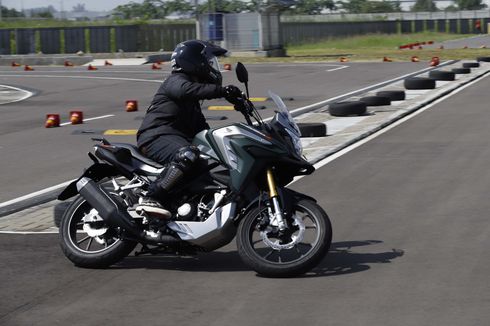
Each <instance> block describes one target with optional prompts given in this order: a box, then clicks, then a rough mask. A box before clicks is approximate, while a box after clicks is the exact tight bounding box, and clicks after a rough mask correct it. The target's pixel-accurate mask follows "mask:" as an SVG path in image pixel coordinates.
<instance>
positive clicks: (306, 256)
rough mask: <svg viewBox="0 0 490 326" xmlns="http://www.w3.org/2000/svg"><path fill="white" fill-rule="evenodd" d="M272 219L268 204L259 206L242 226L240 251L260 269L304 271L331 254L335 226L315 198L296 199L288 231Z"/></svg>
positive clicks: (274, 273)
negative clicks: (273, 224) (332, 225)
mask: <svg viewBox="0 0 490 326" xmlns="http://www.w3.org/2000/svg"><path fill="white" fill-rule="evenodd" d="M270 219H271V217H270V214H269V212H268V209H267V208H264V207H262V208H261V209H260V210H259V209H258V208H256V209H254V210H252V211H250V212H249V213H248V214H247V215H246V216H245V217H244V219H243V220H242V221H241V223H240V225H239V228H238V233H237V245H238V253H239V254H240V257H241V258H242V260H243V261H244V262H245V263H246V264H247V265H248V266H250V267H251V268H252V269H254V270H255V271H256V272H257V273H259V274H261V275H264V276H268V277H291V276H297V275H301V274H304V273H306V272H308V271H309V270H311V269H312V268H313V267H315V266H316V265H317V264H318V263H319V262H320V261H321V260H322V258H323V257H324V256H325V255H326V254H327V252H328V249H329V248H330V243H331V241H332V227H331V224H330V220H329V218H328V216H327V214H326V213H325V211H324V210H323V209H322V208H321V207H320V206H319V205H318V204H317V203H315V202H314V201H312V200H308V199H301V200H296V202H295V203H294V204H293V211H292V216H291V218H288V219H287V220H288V221H287V222H288V223H287V224H288V227H287V229H286V230H285V231H281V232H280V231H279V230H278V228H277V227H273V226H271V225H270V224H269V222H270Z"/></svg>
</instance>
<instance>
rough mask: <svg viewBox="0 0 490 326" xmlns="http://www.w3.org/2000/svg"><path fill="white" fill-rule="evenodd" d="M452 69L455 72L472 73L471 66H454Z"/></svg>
mask: <svg viewBox="0 0 490 326" xmlns="http://www.w3.org/2000/svg"><path fill="white" fill-rule="evenodd" d="M451 71H452V72H454V73H455V74H469V73H471V68H454V69H452V70H451Z"/></svg>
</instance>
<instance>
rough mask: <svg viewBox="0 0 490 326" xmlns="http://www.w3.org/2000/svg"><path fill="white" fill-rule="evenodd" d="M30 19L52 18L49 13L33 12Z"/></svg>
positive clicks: (51, 14)
mask: <svg viewBox="0 0 490 326" xmlns="http://www.w3.org/2000/svg"><path fill="white" fill-rule="evenodd" d="M32 17H39V18H53V17H54V16H53V13H52V12H51V11H48V10H46V11H39V12H35V13H33V14H32Z"/></svg>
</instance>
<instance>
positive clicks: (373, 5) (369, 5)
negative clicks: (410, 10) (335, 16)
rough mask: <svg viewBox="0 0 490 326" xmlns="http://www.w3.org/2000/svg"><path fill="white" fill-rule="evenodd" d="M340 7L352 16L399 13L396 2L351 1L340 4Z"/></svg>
mask: <svg viewBox="0 0 490 326" xmlns="http://www.w3.org/2000/svg"><path fill="white" fill-rule="evenodd" d="M341 6H342V9H345V10H347V11H348V12H349V13H354V14H365V13H382V12H398V11H401V8H400V3H399V2H398V1H396V2H392V1H384V0H383V1H368V0H351V1H349V2H341Z"/></svg>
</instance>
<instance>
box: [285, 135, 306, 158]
mask: <svg viewBox="0 0 490 326" xmlns="http://www.w3.org/2000/svg"><path fill="white" fill-rule="evenodd" d="M285 130H286V131H287V133H288V135H289V137H291V141H292V142H293V146H294V149H295V151H296V154H298V155H299V156H301V154H303V145H301V138H299V137H298V136H297V135H296V134H294V133H292V132H291V131H289V130H288V129H285Z"/></svg>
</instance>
